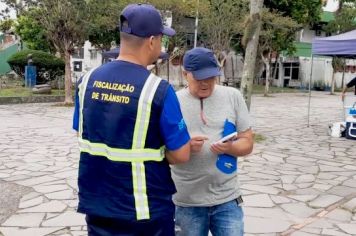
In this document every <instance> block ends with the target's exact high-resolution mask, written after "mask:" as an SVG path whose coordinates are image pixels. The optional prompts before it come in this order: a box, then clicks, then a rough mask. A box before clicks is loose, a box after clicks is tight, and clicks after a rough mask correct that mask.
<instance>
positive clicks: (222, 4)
mask: <svg viewBox="0 0 356 236" xmlns="http://www.w3.org/2000/svg"><path fill="white" fill-rule="evenodd" d="M247 14H248V1H246V0H225V1H219V0H211V1H210V4H209V5H208V10H207V11H206V13H205V14H204V15H203V17H202V19H201V26H202V31H203V32H204V33H205V34H206V40H207V43H208V47H210V48H211V49H213V50H214V51H215V52H221V51H228V50H230V47H231V42H232V41H233V38H234V37H236V35H237V34H242V32H243V28H244V25H243V21H244V18H245V16H246V15H247Z"/></svg>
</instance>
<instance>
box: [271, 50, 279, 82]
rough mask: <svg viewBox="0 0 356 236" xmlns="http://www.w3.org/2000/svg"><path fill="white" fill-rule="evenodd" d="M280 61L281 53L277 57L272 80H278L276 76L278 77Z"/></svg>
mask: <svg viewBox="0 0 356 236" xmlns="http://www.w3.org/2000/svg"><path fill="white" fill-rule="evenodd" d="M278 60H279V53H277V55H276V60H275V63H274V69H273V75H272V79H276V76H277V69H278V68H279V67H278Z"/></svg>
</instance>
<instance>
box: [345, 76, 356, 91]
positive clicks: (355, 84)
mask: <svg viewBox="0 0 356 236" xmlns="http://www.w3.org/2000/svg"><path fill="white" fill-rule="evenodd" d="M352 86H356V77H355V78H353V79H352V80H351V81H350V82H348V83H347V84H346V87H348V88H351V87H352Z"/></svg>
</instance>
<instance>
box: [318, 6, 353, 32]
mask: <svg viewBox="0 0 356 236" xmlns="http://www.w3.org/2000/svg"><path fill="white" fill-rule="evenodd" d="M355 4H356V0H343V1H341V3H340V8H339V11H337V12H336V15H335V19H334V20H333V21H330V22H329V24H327V25H326V26H325V27H324V30H325V31H326V32H328V33H330V34H334V33H344V32H347V31H350V30H354V29H356V21H355V19H356V7H355Z"/></svg>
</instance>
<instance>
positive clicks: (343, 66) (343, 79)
mask: <svg viewBox="0 0 356 236" xmlns="http://www.w3.org/2000/svg"><path fill="white" fill-rule="evenodd" d="M345 67H346V58H344V63H343V65H342V79H341V89H344V83H345Z"/></svg>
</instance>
